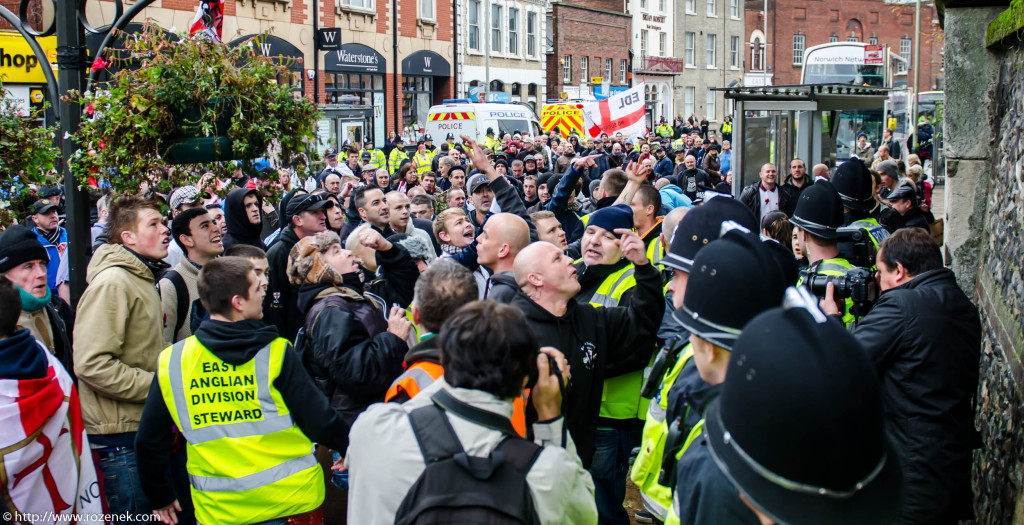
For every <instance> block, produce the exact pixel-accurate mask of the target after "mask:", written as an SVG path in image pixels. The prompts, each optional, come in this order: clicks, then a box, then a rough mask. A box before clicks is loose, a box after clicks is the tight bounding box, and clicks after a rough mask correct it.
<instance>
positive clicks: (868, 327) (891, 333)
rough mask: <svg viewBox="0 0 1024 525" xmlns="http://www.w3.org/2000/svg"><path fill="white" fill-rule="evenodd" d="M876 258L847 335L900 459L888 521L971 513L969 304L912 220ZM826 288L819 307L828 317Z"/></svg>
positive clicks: (975, 335)
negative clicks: (872, 284)
mask: <svg viewBox="0 0 1024 525" xmlns="http://www.w3.org/2000/svg"><path fill="white" fill-rule="evenodd" d="M815 186H817V185H815ZM877 264H878V284H879V287H880V289H881V295H880V297H879V298H878V301H877V302H876V303H875V305H874V307H873V308H872V309H871V311H870V312H868V314H867V315H866V316H864V318H862V319H861V320H860V321H859V322H858V323H857V326H856V328H855V329H854V331H853V335H854V337H856V338H857V340H859V341H860V343H861V344H862V345H864V348H865V349H866V350H867V352H868V355H869V356H870V357H871V359H872V360H873V361H874V363H875V368H876V370H877V371H878V376H879V378H880V379H881V381H882V388H883V391H884V400H885V412H886V419H888V421H889V425H887V427H886V429H887V432H888V434H889V438H890V439H891V440H892V441H893V443H895V444H896V446H897V449H898V450H899V452H900V456H901V457H900V460H901V462H902V463H903V465H904V471H905V476H904V478H905V479H906V482H907V485H906V499H905V502H904V507H903V513H902V515H901V516H900V518H899V519H898V520H897V522H899V523H950V524H953V523H957V521H958V520H968V519H971V517H972V516H971V513H972V503H971V502H972V501H973V497H972V495H971V450H972V449H973V448H974V447H975V443H977V442H978V438H977V433H976V431H975V429H974V415H973V414H974V410H973V398H974V395H975V393H976V392H977V389H978V363H979V360H980V351H981V322H980V319H979V317H978V309H977V307H975V306H974V305H973V304H972V303H971V301H970V299H969V298H968V297H967V295H966V294H964V292H963V291H962V290H961V289H960V287H959V286H958V285H957V282H956V276H955V275H954V274H953V272H952V271H951V270H949V269H948V268H943V266H942V255H941V253H940V252H939V247H938V245H937V244H935V241H934V240H932V238H931V236H930V235H928V233H927V232H925V231H923V230H921V229H919V228H906V229H901V230H898V231H896V232H895V233H893V234H892V236H891V237H889V238H888V239H886V241H885V242H884V243H882V248H881V251H879V252H878V258H877ZM832 288H833V287H832V286H828V289H827V291H826V293H825V298H824V299H823V300H822V302H821V307H822V311H824V312H825V313H826V314H830V315H838V313H839V311H838V309H837V308H836V306H835V305H834V302H833V301H832V298H833V293H832V292H833V290H832Z"/></svg>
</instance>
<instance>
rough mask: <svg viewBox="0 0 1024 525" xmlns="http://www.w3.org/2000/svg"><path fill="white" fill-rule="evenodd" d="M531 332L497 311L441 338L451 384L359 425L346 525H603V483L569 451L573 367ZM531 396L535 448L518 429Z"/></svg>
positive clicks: (382, 408)
mask: <svg viewBox="0 0 1024 525" xmlns="http://www.w3.org/2000/svg"><path fill="white" fill-rule="evenodd" d="M545 244H546V243H545ZM548 246H552V245H550V244H548ZM552 247H553V246H552ZM556 249H557V248H556ZM524 322H525V319H524V318H523V314H521V313H520V312H519V311H518V310H516V309H515V308H513V307H511V306H506V305H502V304H498V303H495V302H493V301H480V302H473V303H470V304H468V305H465V306H463V307H462V308H460V309H459V310H458V311H456V312H455V313H454V314H452V316H451V317H450V318H448V320H447V321H445V322H444V324H443V325H442V327H441V331H440V333H439V334H438V335H437V338H438V339H439V346H440V347H441V348H443V349H444V351H443V352H441V356H440V357H441V365H442V366H443V367H444V377H443V378H442V379H438V380H437V381H434V382H433V383H431V385H430V386H428V387H426V388H425V389H423V390H422V391H421V392H420V393H419V395H417V396H416V397H414V398H412V399H411V400H409V401H407V402H405V403H401V404H399V403H377V404H374V405H372V406H371V407H370V408H369V409H367V410H366V412H364V413H363V414H362V415H361V416H360V417H359V419H358V420H357V421H356V423H355V424H354V425H353V426H352V430H351V432H350V433H349V440H350V445H349V448H348V455H347V457H346V459H345V464H346V465H347V466H348V469H349V480H350V487H351V488H350V490H349V498H348V502H349V503H348V523H360V524H369V525H375V524H379V525H384V524H391V523H396V522H398V523H413V522H416V523H420V522H430V523H440V522H446V523H456V522H457V523H493V522H495V521H496V520H495V518H497V517H499V516H501V517H504V519H505V520H509V519H510V518H516V519H518V520H519V522H521V523H541V524H555V523H580V524H596V523H597V509H596V507H595V504H594V484H593V482H592V481H591V479H590V475H589V474H588V473H587V472H586V471H585V470H583V466H582V465H581V464H580V459H579V457H578V456H577V455H576V450H575V448H574V446H573V442H572V440H571V439H568V438H567V439H565V440H564V441H563V437H564V436H565V432H564V430H563V428H564V427H563V425H564V424H565V419H563V417H562V391H563V388H564V387H565V385H568V383H569V381H570V371H574V369H570V366H569V363H568V362H567V361H566V358H565V357H564V356H563V355H562V353H561V352H559V351H558V350H556V349H554V348H551V347H545V348H541V347H540V345H539V344H538V342H537V338H536V337H535V336H534V335H533V333H532V332H531V331H530V330H523V324H524ZM527 386H530V387H531V402H532V404H533V409H534V410H535V411H536V414H537V419H538V421H536V422H535V423H534V424H533V442H530V441H527V440H525V439H523V438H520V437H519V436H518V434H517V433H516V431H515V430H514V429H513V428H512V423H511V421H510V419H509V418H510V417H511V416H512V413H513V407H512V399H513V398H515V397H516V396H518V395H521V394H522V392H523V389H524V388H526V387H527ZM339 467H340V465H339ZM418 520H419V521H418Z"/></svg>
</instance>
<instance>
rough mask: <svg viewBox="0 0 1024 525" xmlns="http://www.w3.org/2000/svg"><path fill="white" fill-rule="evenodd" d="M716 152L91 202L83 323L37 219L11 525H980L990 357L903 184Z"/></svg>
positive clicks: (506, 138)
mask: <svg viewBox="0 0 1024 525" xmlns="http://www.w3.org/2000/svg"><path fill="white" fill-rule="evenodd" d="M684 128H685V129H684ZM729 129H730V130H731V127H730V128H729ZM720 132H721V133H722V135H723V136H719V135H717V134H716V133H715V132H714V131H709V130H708V128H707V126H706V124H705V123H702V122H696V121H693V122H687V121H682V120H678V121H677V122H676V123H675V126H669V125H668V124H667V123H665V122H661V123H660V125H659V126H657V127H656V128H655V130H654V131H653V133H651V134H650V135H649V136H648V137H624V136H622V135H621V134H614V135H610V136H609V135H604V134H602V135H601V136H599V137H595V138H592V139H589V140H588V139H584V138H581V137H578V136H576V135H570V136H569V137H568V138H566V139H564V140H563V139H561V137H559V136H557V135H556V134H555V133H552V134H549V135H538V136H529V135H522V134H520V133H502V134H496V133H495V132H494V130H493V129H488V130H487V133H486V138H485V139H483V140H481V142H480V143H477V141H475V140H474V139H472V138H469V137H455V136H452V135H449V136H447V137H446V138H445V141H444V142H442V143H441V144H440V145H439V146H436V147H435V145H434V144H433V141H432V140H431V137H430V136H429V135H426V136H424V137H423V138H422V139H421V140H419V141H417V144H416V150H415V152H413V153H412V154H411V155H409V154H407V153H406V151H405V150H404V149H403V146H404V144H402V139H401V138H400V137H395V140H394V141H393V143H392V144H389V145H390V146H394V147H393V148H391V149H390V150H389V151H387V152H385V151H382V150H378V149H376V148H375V147H374V144H373V143H371V142H367V143H365V144H346V145H343V147H342V149H341V150H340V151H339V150H335V149H328V150H327V151H326V153H325V160H326V164H325V166H324V167H323V168H322V169H320V170H319V171H318V172H316V173H315V174H310V173H309V172H308V171H307V164H308V161H307V160H306V159H305V158H302V157H300V158H296V159H294V161H293V162H292V163H291V165H290V166H289V167H287V168H281V169H279V170H274V169H271V168H266V169H264V170H263V171H261V172H260V173H259V175H257V176H247V175H245V174H244V173H243V171H242V169H241V166H233V165H232V166H229V168H228V170H229V176H226V177H217V176H216V175H215V174H213V173H210V174H207V175H205V176H204V177H203V178H202V179H201V180H200V181H199V182H197V183H196V184H194V185H186V186H182V187H179V188H176V189H174V190H173V191H172V192H170V193H169V194H168V195H160V194H159V193H158V192H155V191H153V190H152V189H151V187H150V185H149V184H142V185H141V187H140V191H139V192H138V193H137V194H132V195H126V194H122V195H115V194H111V193H108V194H103V195H102V196H101V197H100V198H98V199H96V200H95V201H94V202H95V206H94V210H93V212H94V216H95V219H94V224H93V225H92V243H93V245H92V247H91V258H90V261H89V264H88V268H87V271H86V281H87V283H88V285H87V287H86V288H85V291H84V293H83V294H82V296H81V298H80V299H79V300H78V303H77V307H76V308H74V309H72V307H71V306H70V297H69V295H70V294H69V292H68V288H67V287H68V282H69V280H70V277H69V275H68V261H67V259H68V257H67V252H68V245H67V243H68V240H67V233H66V231H65V230H64V228H63V227H62V226H61V223H62V222H63V221H64V220H73V219H71V218H65V217H63V215H62V210H63V202H62V196H61V193H60V191H59V190H56V189H53V190H47V189H40V191H39V192H38V193H37V197H38V200H37V201H36V202H35V203H34V204H32V208H31V214H30V217H29V219H28V220H27V221H26V222H25V223H24V224H18V225H8V227H7V228H6V229H5V230H4V231H3V233H2V234H0V385H2V384H9V385H10V386H7V387H5V388H4V389H3V393H4V394H3V395H4V397H3V399H2V400H0V403H2V404H3V407H4V413H5V414H7V415H6V416H5V417H10V418H12V421H14V422H17V421H18V419H19V418H20V423H17V424H16V425H12V426H11V427H10V428H9V429H8V430H5V431H4V432H0V435H3V436H4V437H3V441H4V442H3V444H2V445H0V446H3V447H7V448H5V449H4V450H6V451H11V452H8V453H7V456H5V461H4V468H5V472H6V473H7V475H6V476H5V477H4V478H3V480H2V481H3V485H2V486H0V490H2V492H3V495H4V497H3V498H0V504H2V505H3V506H4V507H5V509H4V510H8V511H12V512H15V513H21V514H15V515H14V516H15V519H14V520H13V521H15V522H22V523H28V522H29V521H32V522H34V523H44V522H47V521H46V520H42V521H40V520H39V519H36V520H28V519H25V518H18V516H22V515H23V514H25V513H39V514H42V513H44V512H53V513H57V514H59V513H62V512H85V511H89V510H95V509H100V508H101V507H102V511H105V512H108V513H109V514H110V515H112V516H113V517H112V518H111V516H107V519H104V518H102V517H100V518H95V517H94V518H92V519H91V520H92V521H115V522H128V521H132V520H136V519H146V518H145V517H146V516H150V517H155V519H159V520H160V521H162V522H164V523H168V524H171V525H175V524H177V523H184V524H188V523H204V524H215V523H268V524H274V525H276V524H284V523H288V524H313V523H322V522H324V520H325V519H327V520H328V521H332V522H337V521H338V520H344V519H346V518H347V520H348V521H347V522H348V523H359V524H364V523H381V524H384V523H512V522H514V523H573V524H577V523H579V524H582V523H602V524H628V523H630V520H631V519H632V520H635V521H636V522H640V523H653V522H656V523H700V524H705V523H706V524H712V523H714V524H720V523H741V524H742V523H750V524H759V523H772V522H778V523H857V524H864V523H890V522H893V521H896V522H899V523H956V522H957V520H959V519H969V518H970V516H971V508H972V496H971V489H970V483H969V480H970V468H971V450H972V448H973V447H974V446H975V443H976V441H977V439H976V436H975V431H974V426H973V398H974V396H975V393H976V390H977V384H978V361H979V355H980V344H981V343H980V340H981V327H980V320H979V316H978V311H977V308H976V307H975V306H974V305H973V304H972V303H971V302H970V300H969V299H968V297H967V296H966V295H965V294H964V293H963V292H962V291H961V290H960V288H959V287H958V285H957V283H956V279H955V276H954V275H953V273H952V272H951V271H950V270H948V269H946V268H944V267H943V264H942V259H941V256H940V253H939V248H938V245H937V244H936V242H935V241H934V240H933V238H932V236H931V235H930V233H929V226H930V224H931V223H932V222H933V220H934V219H933V218H932V217H930V211H929V207H930V197H931V186H930V184H929V182H928V181H927V180H923V179H924V177H923V176H922V169H921V164H920V160H919V159H915V156H913V155H911V156H910V158H907V159H901V158H894V157H891V156H890V154H889V153H888V152H889V151H891V150H887V149H885V148H886V146H885V145H882V146H880V147H879V148H878V152H877V155H876V154H875V152H874V151H872V152H871V154H870V155H868V154H867V152H866V150H864V151H861V153H862V154H864V157H863V158H858V157H854V158H852V159H850V160H848V161H846V162H843V163H842V164H840V165H839V166H838V167H837V168H835V169H834V171H833V170H830V169H829V168H828V167H827V166H825V165H824V164H818V165H815V166H813V167H812V170H811V172H810V173H808V170H807V163H806V162H805V161H804V160H802V159H794V160H793V161H792V162H790V164H789V166H788V175H787V176H786V177H785V180H784V181H780V174H779V170H778V168H777V167H776V166H774V165H772V164H765V165H764V166H762V167H761V169H760V172H759V180H757V181H755V182H754V183H753V184H750V185H749V186H747V187H744V188H736V191H734V190H733V187H732V184H733V181H734V179H733V175H732V170H731V163H732V150H731V147H730V138H731V137H727V136H725V134H726V131H725V129H721V130H720ZM410 151H411V150H410ZM734 195H736V196H738V197H736V198H734V197H733V196H734ZM850 231H856V232H863V234H864V235H862V236H851V235H850ZM851 239H854V241H851ZM851 242H853V244H851ZM865 253H867V254H869V258H870V260H869V261H868V262H867V263H865V262H864V255H865ZM857 272H862V273H857ZM862 275H868V276H869V277H867V281H868V284H869V285H870V286H872V287H873V288H872V289H873V290H874V296H873V297H872V299H871V301H870V302H869V303H865V302H864V301H863V300H862V298H861V297H860V296H858V295H857V294H856V293H853V294H852V295H851V293H850V292H849V290H850V289H852V288H856V286H855V285H856V284H857V283H859V282H861V281H857V280H856V279H857V278H860V277H858V276H862ZM822 279H824V280H822ZM823 282H827V284H825V285H821V283H823ZM850 283H853V284H850ZM27 400H28V401H27ZM11 458H14V459H11ZM56 472H60V473H61V476H62V477H67V479H62V480H61V481H60V482H59V483H55V482H54V476H53V474H54V473H56ZM66 473H70V474H73V475H71V476H65V474H66ZM627 480H629V482H630V483H633V484H635V485H636V487H637V488H638V489H639V491H640V493H641V495H642V501H643V507H644V509H643V510H640V511H639V512H636V513H634V514H633V515H632V516H631V515H630V513H629V512H628V511H627V509H626V508H625V507H624V506H623V501H624V499H625V494H626V486H627ZM329 485H333V486H334V487H336V488H337V489H340V490H342V491H344V492H343V493H344V494H346V496H347V501H346V502H345V503H346V504H345V505H342V506H341V507H342V508H345V509H346V510H345V512H346V513H347V516H332V515H330V512H332V510H331V509H334V508H336V506H333V505H325V497H326V498H329V497H331V496H330V494H332V493H337V492H334V491H333V489H332V491H328V490H327V489H328V486H329ZM325 495H326V496H325ZM99 503H102V505H99ZM328 503H330V502H328ZM325 512H327V514H328V515H326V516H325ZM139 516H143V518H139ZM57 521H59V520H58V518H56V517H52V516H51V518H50V520H49V522H51V523H52V522H57ZM79 521H86V522H88V521H90V519H79Z"/></svg>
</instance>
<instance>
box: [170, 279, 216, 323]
mask: <svg viewBox="0 0 1024 525" xmlns="http://www.w3.org/2000/svg"><path fill="white" fill-rule="evenodd" d="M162 279H167V280H168V281H171V284H173V285H174V295H175V296H176V297H177V300H178V308H177V311H176V316H177V319H176V321H175V323H174V337H177V336H178V332H179V331H180V330H181V328H182V327H183V326H185V320H186V319H187V320H188V322H189V330H191V332H192V333H193V334H194V333H196V330H198V329H199V325H200V324H202V322H203V321H205V320H207V319H209V318H210V313H209V312H207V311H206V308H203V303H202V301H200V300H198V299H196V300H195V301H193V300H192V298H191V297H189V295H188V287H187V286H186V285H185V278H184V277H182V276H181V274H180V273H178V272H177V270H167V271H166V272H164V274H163V277H162Z"/></svg>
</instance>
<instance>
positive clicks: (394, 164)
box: [388, 137, 409, 175]
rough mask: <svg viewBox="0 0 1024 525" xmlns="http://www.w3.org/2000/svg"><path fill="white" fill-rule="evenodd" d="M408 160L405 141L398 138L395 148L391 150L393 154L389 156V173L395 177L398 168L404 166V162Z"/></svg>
mask: <svg viewBox="0 0 1024 525" xmlns="http://www.w3.org/2000/svg"><path fill="white" fill-rule="evenodd" d="M408 158H409V155H408V154H406V153H405V139H403V138H402V137H396V138H395V147H394V149H392V150H391V154H390V155H388V173H390V174H392V175H394V174H395V172H397V171H398V168H399V167H401V166H402V161H404V160H407V159H408Z"/></svg>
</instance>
